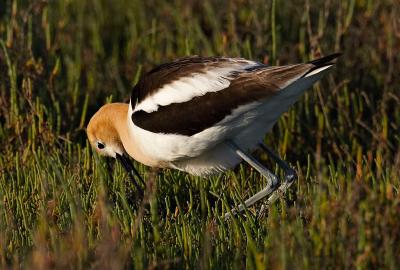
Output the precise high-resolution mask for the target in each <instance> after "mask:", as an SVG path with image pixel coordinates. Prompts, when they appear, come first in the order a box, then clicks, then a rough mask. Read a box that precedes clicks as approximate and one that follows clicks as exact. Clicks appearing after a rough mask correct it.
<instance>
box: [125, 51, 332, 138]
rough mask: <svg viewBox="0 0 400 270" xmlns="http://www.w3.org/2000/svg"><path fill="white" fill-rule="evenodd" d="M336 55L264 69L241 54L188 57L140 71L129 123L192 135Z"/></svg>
mask: <svg viewBox="0 0 400 270" xmlns="http://www.w3.org/2000/svg"><path fill="white" fill-rule="evenodd" d="M336 57H337V55H332V56H328V57H325V58H321V59H318V60H315V61H312V62H309V63H305V64H297V65H289V66H278V67H270V66H267V65H264V64H261V63H258V62H254V61H249V60H245V59H242V58H225V57H220V58H217V57H198V56H195V57H188V58H182V59H179V60H176V61H174V62H171V63H167V64H163V65H160V66H158V67H156V68H155V69H153V70H151V71H150V72H148V73H147V74H145V75H144V76H143V77H142V79H141V80H140V81H139V82H138V84H137V85H136V86H135V87H134V89H133V92H132V96H131V106H132V114H131V119H132V121H133V123H134V124H135V125H136V126H137V127H140V128H142V129H144V130H147V131H150V132H154V133H162V134H179V135H186V136H192V135H194V134H197V133H199V132H201V131H203V130H205V129H207V128H209V127H212V126H213V125H215V124H216V123H218V122H220V121H221V120H223V119H224V118H226V117H228V116H229V115H230V114H231V113H232V111H233V110H234V109H236V108H238V107H240V106H243V105H246V104H249V103H252V102H255V101H260V102H261V101H263V100H266V99H268V98H269V97H271V96H273V95H274V94H276V93H277V92H278V91H279V90H281V89H284V88H285V87H287V86H288V85H290V84H292V83H293V82H295V81H296V80H298V79H299V78H302V77H305V76H307V74H311V73H312V72H316V71H317V70H318V69H322V68H323V67H325V66H326V67H328V66H330V65H332V63H330V61H331V60H332V59H334V58H336Z"/></svg>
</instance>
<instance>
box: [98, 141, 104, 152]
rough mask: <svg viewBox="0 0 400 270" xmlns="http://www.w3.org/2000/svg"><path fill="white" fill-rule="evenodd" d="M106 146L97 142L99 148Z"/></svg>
mask: <svg viewBox="0 0 400 270" xmlns="http://www.w3.org/2000/svg"><path fill="white" fill-rule="evenodd" d="M104 147H106V146H105V145H104V144H103V143H101V142H97V148H99V149H100V150H101V149H104Z"/></svg>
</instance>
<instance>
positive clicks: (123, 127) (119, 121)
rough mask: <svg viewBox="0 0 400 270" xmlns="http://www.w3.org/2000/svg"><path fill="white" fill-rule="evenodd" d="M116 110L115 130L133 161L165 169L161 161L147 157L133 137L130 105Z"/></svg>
mask: <svg viewBox="0 0 400 270" xmlns="http://www.w3.org/2000/svg"><path fill="white" fill-rule="evenodd" d="M123 105H124V106H119V107H117V108H116V117H115V120H114V126H115V129H116V130H117V132H118V135H119V138H120V140H121V143H122V145H123V147H124V150H125V152H126V153H128V154H129V155H130V156H131V157H132V158H133V159H135V160H136V161H139V162H140V163H143V164H145V165H147V166H151V167H163V166H162V164H160V162H159V161H157V160H154V159H152V158H151V157H149V156H147V155H145V154H144V153H143V152H142V150H141V149H140V147H139V144H138V143H136V140H135V136H132V134H130V132H129V121H131V119H130V117H129V115H128V109H129V106H130V105H128V104H123Z"/></svg>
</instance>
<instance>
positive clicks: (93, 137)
mask: <svg viewBox="0 0 400 270" xmlns="http://www.w3.org/2000/svg"><path fill="white" fill-rule="evenodd" d="M127 113H128V104H123V103H111V104H106V105H104V106H103V107H101V108H100V109H99V110H98V111H97V112H96V113H95V114H94V115H93V117H92V118H91V119H90V121H89V124H88V126H87V129H86V133H87V136H88V139H89V142H90V144H91V145H92V146H93V148H94V149H95V150H96V151H97V152H98V153H99V154H100V155H104V156H110V157H114V158H115V157H116V154H120V155H122V154H123V153H124V152H125V149H124V147H123V145H122V141H121V138H120V135H119V133H118V129H117V123H119V122H121V121H122V122H123V121H124V120H126V115H127Z"/></svg>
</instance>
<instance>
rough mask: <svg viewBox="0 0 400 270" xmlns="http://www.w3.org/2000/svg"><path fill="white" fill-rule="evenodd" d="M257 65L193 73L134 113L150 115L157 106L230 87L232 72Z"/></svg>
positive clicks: (234, 66) (159, 91)
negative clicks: (140, 112)
mask: <svg viewBox="0 0 400 270" xmlns="http://www.w3.org/2000/svg"><path fill="white" fill-rule="evenodd" d="M255 65H259V64H258V63H256V62H250V61H249V62H246V63H245V64H243V63H240V64H239V63H232V64H231V65H230V66H229V67H216V68H212V69H209V70H207V71H205V72H204V73H193V74H191V75H190V76H186V77H182V78H180V79H179V80H176V81H173V82H171V83H169V84H167V85H164V86H163V87H162V88H160V89H159V90H158V91H157V92H156V93H155V94H153V95H151V96H149V97H147V98H145V99H144V100H143V101H142V102H140V103H139V104H137V105H136V107H135V110H134V111H135V112H136V111H140V110H143V111H145V112H147V113H151V112H154V111H157V110H158V107H159V106H167V105H169V104H172V103H182V102H187V101H189V100H191V99H193V98H194V97H197V96H202V95H204V94H206V93H208V92H217V91H220V90H223V89H225V88H227V87H228V86H229V85H230V83H231V82H230V80H231V75H232V72H235V71H242V70H244V69H246V68H249V67H252V66H255Z"/></svg>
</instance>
